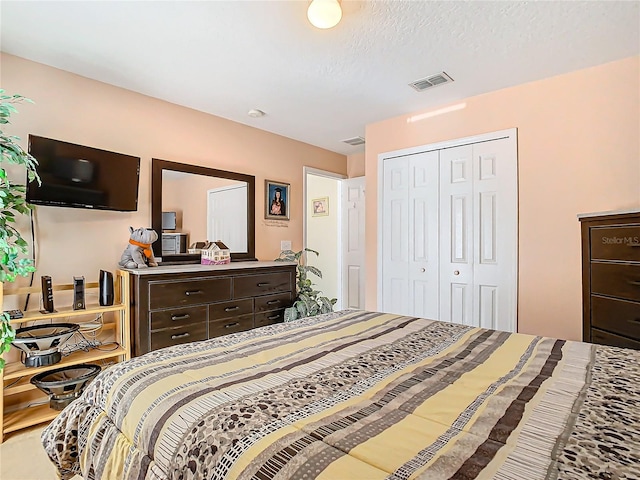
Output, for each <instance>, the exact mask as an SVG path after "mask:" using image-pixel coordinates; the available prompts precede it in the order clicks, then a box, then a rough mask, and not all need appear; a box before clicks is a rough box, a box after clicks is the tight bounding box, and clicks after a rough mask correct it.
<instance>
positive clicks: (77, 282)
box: [73, 277, 85, 310]
mask: <svg viewBox="0 0 640 480" xmlns="http://www.w3.org/2000/svg"><path fill="white" fill-rule="evenodd" d="M84 308H85V304H84V277H73V309H74V310H84Z"/></svg>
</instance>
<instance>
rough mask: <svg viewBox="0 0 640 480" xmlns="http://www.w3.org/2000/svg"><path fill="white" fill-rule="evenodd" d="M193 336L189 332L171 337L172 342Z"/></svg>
mask: <svg viewBox="0 0 640 480" xmlns="http://www.w3.org/2000/svg"><path fill="white" fill-rule="evenodd" d="M190 335H191V334H190V333H189V332H184V333H178V334H177V335H171V340H177V339H179V338H187V337H188V336H190Z"/></svg>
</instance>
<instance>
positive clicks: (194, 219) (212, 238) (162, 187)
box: [151, 158, 255, 264]
mask: <svg viewBox="0 0 640 480" xmlns="http://www.w3.org/2000/svg"><path fill="white" fill-rule="evenodd" d="M254 222H255V177H254V176H253V175H246V174H242V173H236V172H229V171H226V170H217V169H215V168H208V167H201V166H198V165H188V164H184V163H177V162H170V161H167V160H160V159H157V158H154V159H152V161H151V227H152V228H153V229H154V230H155V231H156V232H158V233H159V237H160V238H159V239H158V241H156V242H154V243H153V252H154V254H155V256H156V257H161V258H162V263H174V264H176V263H200V251H199V249H200V248H202V247H203V246H204V245H205V244H206V243H207V242H222V243H224V245H225V246H226V247H227V248H229V250H230V252H231V260H232V261H239V260H240V261H242V260H245V261H246V260H255V225H254Z"/></svg>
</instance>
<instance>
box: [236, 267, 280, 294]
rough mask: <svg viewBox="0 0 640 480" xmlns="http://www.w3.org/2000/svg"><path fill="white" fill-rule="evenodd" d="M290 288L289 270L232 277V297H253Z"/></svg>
mask: <svg viewBox="0 0 640 480" xmlns="http://www.w3.org/2000/svg"><path fill="white" fill-rule="evenodd" d="M289 290H291V275H290V274H289V272H282V273H263V274H260V275H245V276H241V277H236V278H234V279H233V296H234V298H242V297H255V296H257V295H268V294H270V293H277V292H287V291H289Z"/></svg>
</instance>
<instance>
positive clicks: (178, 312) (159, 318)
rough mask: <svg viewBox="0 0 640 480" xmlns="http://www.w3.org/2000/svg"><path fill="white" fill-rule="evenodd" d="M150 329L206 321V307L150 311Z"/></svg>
mask: <svg viewBox="0 0 640 480" xmlns="http://www.w3.org/2000/svg"><path fill="white" fill-rule="evenodd" d="M150 316H151V330H159V329H161V328H175V327H180V326H182V325H188V324H190V323H196V322H206V321H207V307H206V306H205V305H203V306H200V307H186V308H172V309H170V310H162V311H159V312H151V313H150Z"/></svg>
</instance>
